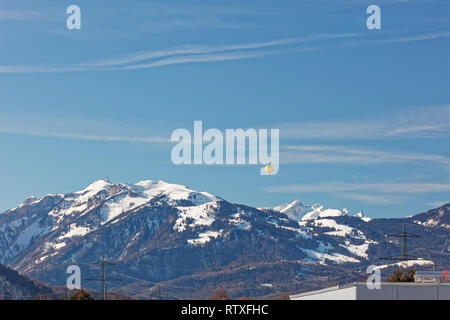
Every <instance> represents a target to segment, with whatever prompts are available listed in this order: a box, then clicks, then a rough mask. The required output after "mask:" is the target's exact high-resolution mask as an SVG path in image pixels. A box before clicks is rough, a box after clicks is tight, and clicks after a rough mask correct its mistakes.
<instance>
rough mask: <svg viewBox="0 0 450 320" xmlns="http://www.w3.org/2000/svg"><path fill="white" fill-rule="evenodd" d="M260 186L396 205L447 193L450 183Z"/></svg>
mask: <svg viewBox="0 0 450 320" xmlns="http://www.w3.org/2000/svg"><path fill="white" fill-rule="evenodd" d="M262 189H263V190H265V191H266V192H269V193H287V194H291V193H296V194H299V193H326V194H329V195H332V196H334V197H337V198H342V199H351V200H355V201H358V202H362V203H367V204H395V203H401V202H404V201H405V200H407V199H409V196H411V195H418V194H428V193H435V192H449V191H450V183H434V182H397V183H395V182H393V183H388V182H386V183H358V182H339V181H328V182H321V183H313V184H290V185H279V186H268V187H263V188H262Z"/></svg>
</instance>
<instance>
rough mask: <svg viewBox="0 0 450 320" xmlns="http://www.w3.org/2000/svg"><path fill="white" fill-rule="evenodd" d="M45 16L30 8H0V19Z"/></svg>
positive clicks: (24, 19)
mask: <svg viewBox="0 0 450 320" xmlns="http://www.w3.org/2000/svg"><path fill="white" fill-rule="evenodd" d="M44 17H46V15H45V14H44V13H43V12H39V11H32V10H5V9H3V10H0V21H1V20H16V21H29V20H39V19H43V18H44Z"/></svg>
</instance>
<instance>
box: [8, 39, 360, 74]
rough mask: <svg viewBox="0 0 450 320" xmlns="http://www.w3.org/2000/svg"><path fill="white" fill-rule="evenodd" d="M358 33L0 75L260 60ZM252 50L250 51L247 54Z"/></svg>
mask: <svg viewBox="0 0 450 320" xmlns="http://www.w3.org/2000/svg"><path fill="white" fill-rule="evenodd" d="M358 35H359V34H357V33H344V34H328V33H323V34H312V35H308V36H305V37H298V38H287V39H277V40H272V41H263V42H253V43H246V44H233V45H224V46H208V45H184V46H177V47H173V48H168V49H163V50H156V51H149V52H139V53H133V54H129V55H126V56H122V57H116V58H107V59H99V60H94V61H90V62H83V63H79V64H73V65H65V66H25V65H0V73H56V72H80V71H111V70H134V69H147V68H154V67H161V66H167V65H172V64H182V63H193V62H217V61H228V60H242V59H249V58H256V57H262V56H266V55H275V54H284V53H289V52H301V51H311V50H318V49H317V48H316V47H315V48H308V47H296V48H292V47H288V46H292V45H295V44H300V43H307V42H312V41H319V40H331V39H340V38H350V37H357V36H358ZM282 47H283V48H284V49H283V50H271V51H269V50H261V49H271V48H282ZM250 50H251V51H250Z"/></svg>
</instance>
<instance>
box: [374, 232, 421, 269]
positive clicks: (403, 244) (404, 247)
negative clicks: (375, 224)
mask: <svg viewBox="0 0 450 320" xmlns="http://www.w3.org/2000/svg"><path fill="white" fill-rule="evenodd" d="M386 236H387V237H396V238H401V253H400V255H399V256H391V257H383V258H380V260H394V261H408V260H415V259H417V257H414V256H411V255H409V254H408V247H407V243H406V241H407V238H420V236H419V235H418V234H413V233H409V232H406V225H405V224H403V230H402V232H400V233H393V234H388V235H386Z"/></svg>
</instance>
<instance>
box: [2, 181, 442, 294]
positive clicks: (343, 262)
mask: <svg viewBox="0 0 450 320" xmlns="http://www.w3.org/2000/svg"><path fill="white" fill-rule="evenodd" d="M435 210H436V211H429V212H428V213H423V214H419V215H415V216H412V217H409V218H398V219H370V218H367V217H364V214H363V213H362V212H360V213H357V214H355V215H350V214H349V212H348V210H346V209H325V208H324V207H323V206H321V205H314V206H304V205H303V204H302V203H301V202H300V201H298V200H297V201H294V202H291V203H289V204H285V205H281V206H277V207H274V208H259V209H258V208H254V207H250V206H245V205H240V204H233V203H230V202H228V201H226V200H225V199H222V198H220V197H217V196H214V195H212V194H210V193H208V192H198V191H195V190H193V189H190V188H189V187H187V186H182V185H177V184H170V183H167V182H164V181H160V180H159V181H154V180H144V181H141V182H138V183H136V184H128V183H118V184H113V183H110V182H109V181H107V180H97V181H95V182H93V183H91V184H90V185H89V186H88V187H87V188H85V189H83V190H81V191H77V192H73V193H66V194H49V195H46V196H43V197H41V198H40V199H35V198H29V199H27V200H25V201H24V202H23V203H22V204H21V205H19V206H18V207H16V208H14V209H11V210H8V211H6V212H5V213H4V214H1V215H0V259H1V260H0V263H8V264H9V265H11V266H13V267H14V269H16V270H18V271H19V272H21V273H24V274H25V275H28V276H31V277H34V278H37V279H40V280H43V281H46V282H49V283H51V284H55V285H62V284H64V283H65V277H66V274H65V267H66V266H68V265H70V264H79V265H80V266H82V267H83V268H84V270H83V272H84V273H85V272H87V273H93V270H90V269H89V268H88V267H87V266H88V265H89V264H90V263H92V262H96V261H97V260H98V259H99V257H100V256H106V257H108V258H109V259H112V260H114V261H115V262H116V263H117V267H116V268H115V272H120V273H121V274H123V275H128V276H130V277H134V278H136V279H142V280H143V281H146V283H147V284H148V285H156V284H157V283H158V284H159V285H164V284H166V286H169V284H171V285H172V286H173V283H177V281H178V282H180V283H178V284H179V285H181V284H183V285H185V286H187V287H189V286H192V285H193V284H195V283H196V282H204V286H202V287H201V288H198V293H192V292H191V291H190V290H188V289H186V290H184V291H183V290H180V289H177V290H175V289H174V290H172V289H170V288H169V287H168V289H167V290H169V291H174V292H176V294H178V296H176V297H178V298H192V297H196V298H205V297H207V295H208V294H209V293H208V290H212V292H213V286H216V285H217V283H224V284H226V283H230V284H231V288H230V292H232V293H233V294H235V295H252V296H264V295H266V294H273V293H275V292H281V291H288V290H297V291H298V290H300V289H303V288H313V287H315V286H318V285H319V284H321V283H322V282H321V281H325V280H323V279H324V278H327V279H328V280H326V281H327V282H330V281H343V280H345V279H348V280H352V279H355V277H357V276H361V272H362V270H364V268H365V267H367V266H368V265H369V264H370V263H374V262H378V261H377V258H378V257H379V256H381V255H393V254H395V253H396V250H398V249H399V248H398V245H394V243H392V242H389V241H388V240H387V239H385V237H384V234H386V233H388V232H391V231H394V230H393V229H396V230H395V231H399V230H400V228H401V225H402V224H403V223H406V224H407V225H408V230H409V229H411V230H412V231H415V232H419V233H420V234H421V235H423V236H424V237H426V238H425V240H426V241H425V242H426V244H427V245H428V244H429V245H430V246H433V248H434V247H436V248H439V246H443V244H442V241H443V240H442V239H444V238H443V237H446V233H447V232H448V225H450V224H448V216H449V214H448V212H450V205H444V206H442V207H440V208H438V209H435ZM431 229H432V230H433V232H434V234H438V235H439V236H440V237H441V238H438V239H437V240H436V239H432V238H430V235H429V233H430V230H431ZM391 233H392V232H391ZM435 240H436V241H435ZM445 240H446V239H445ZM434 242H436V243H434ZM436 250H437V249H436ZM419 253H420V255H418V256H423V252H419ZM438 260H439V263H442V262H443V263H448V256H446V255H443V257H438ZM441 261H442V262H441ZM268 263H269V264H268ZM418 263H422V264H424V265H425V266H426V263H424V262H423V261H422V262H421V261H418ZM239 266H240V267H239ZM243 266H244V267H243ZM274 266H277V267H278V268H280V269H283V270H286V272H285V274H284V275H277V276H276V278H280V280H279V285H272V287H270V286H268V285H267V283H268V281H270V279H271V278H273V277H274V276H275V273H276V272H275V270H274V269H273V268H275V267H274ZM246 268H247V269H246ZM252 268H254V269H252ZM336 268H338V269H339V270H342V271H341V272H342V275H336V274H334V272H335V270H336ZM226 270H228V271H226ZM237 270H241V271H237ZM243 270H247V271H243ZM248 270H253V271H252V272H251V271H248ZM320 270H322V271H320ZM323 270H327V271H323ZM319 271H320V272H322V274H321V273H320V272H319ZM247 273H250V274H254V277H252V276H244V275H245V274H247ZM202 275H204V276H202ZM206 275H209V276H210V277H212V278H211V279H210V280H208V281H207V280H199V279H204V278H205V277H206ZM206 278H207V277H206ZM177 279H178V280H177ZM226 279H228V282H227V281H226ZM320 279H322V280H320ZM239 283H241V285H238V284H239ZM242 283H247V284H246V285H245V286H243V285H242ZM263 284H265V286H262V285H263ZM136 286H138V287H139V285H138V283H137V282H135V283H127V284H126V285H124V286H123V288H124V289H129V290H136V288H135V287H136ZM140 287H142V286H140ZM131 288H133V289H131ZM139 290H141V291H142V292H146V291H147V290H148V288H146V287H144V288H141V289H139ZM136 295H137V296H139V293H136Z"/></svg>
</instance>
